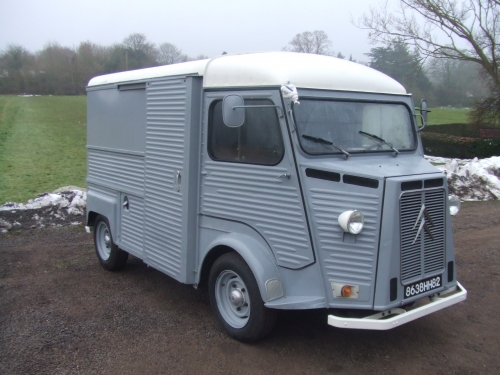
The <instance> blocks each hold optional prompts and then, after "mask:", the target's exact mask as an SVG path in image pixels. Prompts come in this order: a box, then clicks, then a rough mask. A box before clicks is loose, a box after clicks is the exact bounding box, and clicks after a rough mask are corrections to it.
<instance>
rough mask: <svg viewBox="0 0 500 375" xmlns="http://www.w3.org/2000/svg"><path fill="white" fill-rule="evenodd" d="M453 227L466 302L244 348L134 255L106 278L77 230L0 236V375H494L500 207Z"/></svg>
mask: <svg viewBox="0 0 500 375" xmlns="http://www.w3.org/2000/svg"><path fill="white" fill-rule="evenodd" d="M27 216H30V215H27ZM30 217H31V216H30ZM10 219H12V218H10ZM453 226H454V228H453V230H454V238H455V248H456V258H457V272H458V279H459V280H460V282H461V283H462V284H463V285H464V286H465V288H466V289H468V292H469V294H468V299H467V301H465V302H463V303H461V304H459V305H455V306H452V307H450V308H448V309H445V310H442V311H439V312H437V313H435V314H432V315H430V316H427V317H424V318H422V319H420V320H417V321H414V322H411V323H408V324H406V325H403V326H400V327H398V328H395V329H394V330H391V331H385V332H376V331H355V330H342V329H337V328H333V327H330V326H328V325H327V323H326V321H327V312H326V311H298V312H297V311H294V312H282V313H281V314H280V316H279V319H278V324H277V326H276V329H275V330H274V331H273V333H272V334H271V335H270V336H269V337H268V338H267V339H265V340H264V341H261V342H259V343H257V344H252V345H248V344H241V343H239V342H236V341H233V340H232V339H229V338H228V337H227V336H225V334H224V333H223V332H222V330H221V329H220V328H219V326H218V324H217V322H216V321H215V318H214V316H213V315H212V312H211V309H210V305H209V301H208V295H207V293H206V291H203V290H195V289H193V288H192V287H191V286H188V285H183V284H180V283H178V282H176V281H174V280H173V279H170V278H169V277H167V276H165V275H163V274H161V273H160V272H158V271H156V270H153V269H151V268H148V267H147V266H146V265H145V264H144V263H143V262H142V261H140V260H138V259H137V258H133V257H131V259H130V260H129V263H128V264H127V266H126V267H125V269H124V270H123V271H121V272H118V273H112V272H108V271H105V270H104V269H102V268H101V267H100V265H99V263H98V261H97V258H96V256H95V253H94V247H93V244H92V237H91V235H89V234H87V233H85V232H84V230H83V227H82V226H64V227H60V228H53V227H45V228H35V229H30V227H29V226H28V225H23V228H27V229H20V230H16V231H11V232H9V233H7V234H0V374H96V373H98V374H287V375H288V374H356V373H363V374H368V373H369V374H385V373H395V374H494V373H497V374H498V373H500V355H499V353H500V336H499V334H500V298H499V296H500V295H499V281H500V276H499V275H500V202H498V201H494V202H492V201H490V202H479V203H465V204H463V206H462V211H461V212H460V213H459V215H458V216H456V217H455V218H454V219H453Z"/></svg>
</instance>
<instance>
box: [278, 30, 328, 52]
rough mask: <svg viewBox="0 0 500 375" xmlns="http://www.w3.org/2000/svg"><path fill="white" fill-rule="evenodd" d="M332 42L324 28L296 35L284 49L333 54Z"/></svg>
mask: <svg viewBox="0 0 500 375" xmlns="http://www.w3.org/2000/svg"><path fill="white" fill-rule="evenodd" d="M331 47H332V42H331V41H330V39H328V35H326V33H325V32H324V31H322V30H316V31H313V32H311V31H304V32H303V33H300V34H297V35H295V37H294V38H293V39H292V40H291V41H290V42H289V43H288V45H287V46H286V47H284V48H283V50H284V51H290V52H302V53H314V54H317V55H331V54H332V53H333V51H332V50H331Z"/></svg>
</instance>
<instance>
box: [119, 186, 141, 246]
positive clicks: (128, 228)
mask: <svg viewBox="0 0 500 375" xmlns="http://www.w3.org/2000/svg"><path fill="white" fill-rule="evenodd" d="M127 198H128V202H129V209H128V210H127V209H125V207H123V206H122V217H121V223H122V225H121V238H120V240H121V242H120V246H121V247H123V248H124V249H128V250H131V252H132V253H137V254H138V255H141V254H142V251H143V246H144V243H143V241H144V235H143V229H144V228H143V227H144V200H143V199H142V198H138V197H134V196H130V195H128V196H127Z"/></svg>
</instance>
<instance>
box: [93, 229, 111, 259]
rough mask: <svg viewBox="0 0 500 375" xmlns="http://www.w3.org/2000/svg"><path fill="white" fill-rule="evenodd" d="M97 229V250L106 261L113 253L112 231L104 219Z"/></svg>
mask: <svg viewBox="0 0 500 375" xmlns="http://www.w3.org/2000/svg"><path fill="white" fill-rule="evenodd" d="M95 231H96V237H95V240H96V246H97V251H98V252H99V256H100V257H101V259H102V260H104V261H106V260H108V259H109V256H110V255H111V244H112V242H111V233H110V232H109V229H108V226H107V225H106V223H104V222H103V221H101V222H99V224H97V227H96V228H95Z"/></svg>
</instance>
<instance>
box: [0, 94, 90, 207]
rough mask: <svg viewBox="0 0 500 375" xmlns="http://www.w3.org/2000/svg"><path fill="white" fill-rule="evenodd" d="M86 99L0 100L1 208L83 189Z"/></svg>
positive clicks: (72, 97) (38, 98)
mask: <svg viewBox="0 0 500 375" xmlns="http://www.w3.org/2000/svg"><path fill="white" fill-rule="evenodd" d="M86 106H87V98H86V97H85V96H36V97H17V96H0V204H3V203H4V202H6V201H14V202H25V201H27V200H28V199H30V198H33V197H35V196H36V195H37V194H40V193H44V192H51V191H53V190H55V189H57V188H59V187H61V186H65V185H76V186H81V187H85V186H86V182H85V175H86V165H87V155H86V149H85V144H86V126H85V124H86V111H87V109H86Z"/></svg>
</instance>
